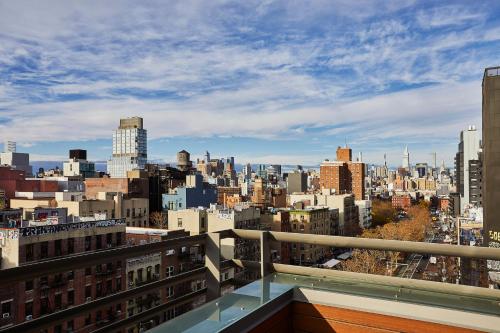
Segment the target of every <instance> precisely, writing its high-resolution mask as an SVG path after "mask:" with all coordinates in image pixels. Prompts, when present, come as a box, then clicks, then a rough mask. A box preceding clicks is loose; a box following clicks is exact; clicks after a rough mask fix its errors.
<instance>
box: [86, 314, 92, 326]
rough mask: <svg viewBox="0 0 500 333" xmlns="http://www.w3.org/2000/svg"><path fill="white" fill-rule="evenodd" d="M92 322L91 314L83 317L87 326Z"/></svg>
mask: <svg viewBox="0 0 500 333" xmlns="http://www.w3.org/2000/svg"><path fill="white" fill-rule="evenodd" d="M91 323H92V315H91V314H90V313H89V314H88V315H87V317H85V326H89V325H90V324H91Z"/></svg>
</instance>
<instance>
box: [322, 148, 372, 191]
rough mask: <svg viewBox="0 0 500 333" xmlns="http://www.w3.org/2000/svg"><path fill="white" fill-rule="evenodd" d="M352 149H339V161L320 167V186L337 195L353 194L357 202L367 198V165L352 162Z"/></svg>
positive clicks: (324, 163) (325, 163) (323, 164)
mask: <svg viewBox="0 0 500 333" xmlns="http://www.w3.org/2000/svg"><path fill="white" fill-rule="evenodd" d="M351 157H352V151H351V149H350V148H348V147H345V148H341V147H338V148H337V161H333V162H330V161H324V162H323V163H321V165H320V186H321V188H322V189H329V190H334V191H335V193H336V194H345V193H353V194H354V196H355V197H356V200H364V198H365V175H366V164H365V163H363V162H360V161H358V162H352V161H351V160H349V158H351Z"/></svg>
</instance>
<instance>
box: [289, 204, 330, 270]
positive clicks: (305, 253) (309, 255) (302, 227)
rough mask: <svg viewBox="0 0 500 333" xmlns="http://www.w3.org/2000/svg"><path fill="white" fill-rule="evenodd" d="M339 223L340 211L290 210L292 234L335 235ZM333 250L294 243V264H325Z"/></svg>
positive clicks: (322, 209)
mask: <svg viewBox="0 0 500 333" xmlns="http://www.w3.org/2000/svg"><path fill="white" fill-rule="evenodd" d="M337 223H338V210H334V209H330V208H327V207H308V208H304V209H292V210H290V225H291V230H292V232H296V233H304V234H314V235H333V234H334V230H335V229H336V227H335V225H336V224H337ZM331 252H332V251H331V248H329V247H327V246H319V245H306V244H300V243H293V244H292V248H291V259H292V262H294V263H295V264H298V265H305V266H310V265H314V264H319V263H323V262H324V261H325V259H326V258H328V257H329V256H330V255H331Z"/></svg>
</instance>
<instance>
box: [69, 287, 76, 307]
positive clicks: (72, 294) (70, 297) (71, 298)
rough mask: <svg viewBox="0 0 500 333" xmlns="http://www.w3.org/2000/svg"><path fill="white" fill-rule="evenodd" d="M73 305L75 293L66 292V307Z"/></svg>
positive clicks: (72, 291)
mask: <svg viewBox="0 0 500 333" xmlns="http://www.w3.org/2000/svg"><path fill="white" fill-rule="evenodd" d="M74 304H75V291H74V290H68V305H74Z"/></svg>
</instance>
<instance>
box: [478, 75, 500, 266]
mask: <svg viewBox="0 0 500 333" xmlns="http://www.w3.org/2000/svg"><path fill="white" fill-rule="evenodd" d="M499 103H500V67H495V68H487V69H485V71H484V77H483V140H482V143H483V173H482V177H483V189H482V190H483V191H482V193H483V195H482V197H483V198H482V199H483V208H484V235H485V237H484V238H485V242H484V244H485V246H490V247H500V219H499V218H498V216H500V205H499V203H500V191H499V190H498V189H499V188H500V177H499V176H498V175H500V151H499V150H498V146H499V143H500V131H498V128H499V127H500V118H499V116H498V114H499V113H498V110H500V104H499ZM497 263H498V262H497ZM498 266H499V267H498V269H499V270H500V265H498Z"/></svg>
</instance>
